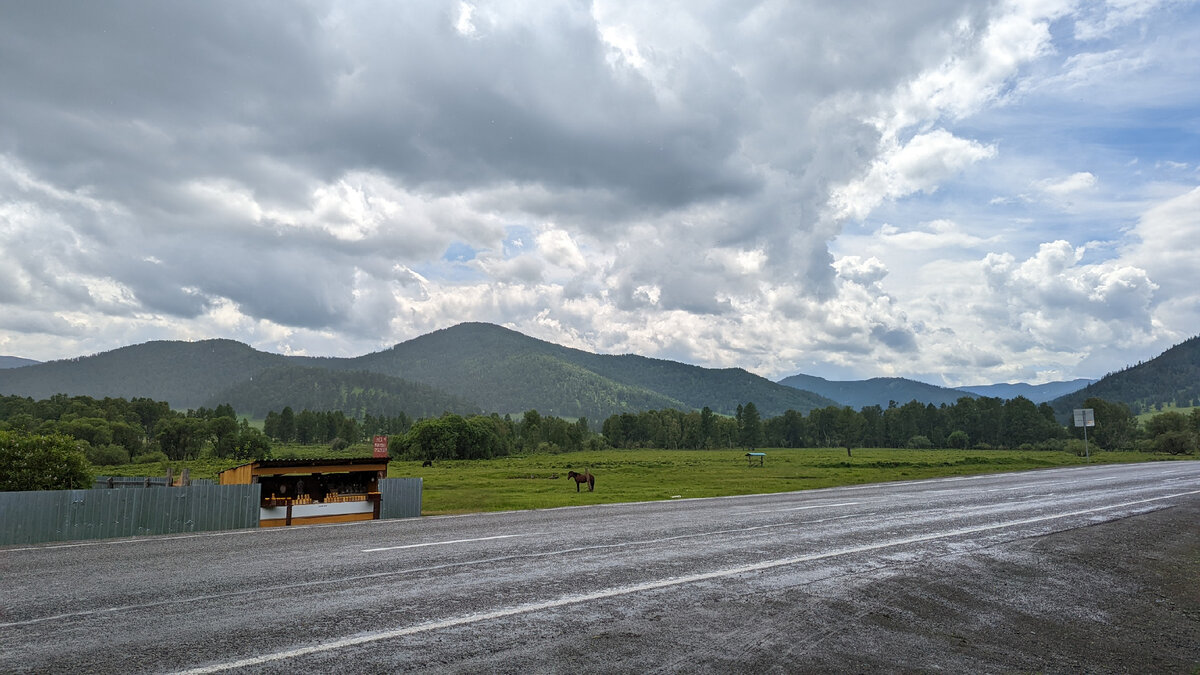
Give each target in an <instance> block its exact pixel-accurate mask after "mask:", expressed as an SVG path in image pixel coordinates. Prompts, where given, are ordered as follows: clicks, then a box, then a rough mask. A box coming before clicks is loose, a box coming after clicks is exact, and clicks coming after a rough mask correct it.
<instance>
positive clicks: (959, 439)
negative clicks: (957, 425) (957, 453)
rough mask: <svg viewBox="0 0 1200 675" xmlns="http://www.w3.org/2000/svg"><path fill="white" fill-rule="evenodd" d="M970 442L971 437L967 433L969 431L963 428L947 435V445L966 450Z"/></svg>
mask: <svg viewBox="0 0 1200 675" xmlns="http://www.w3.org/2000/svg"><path fill="white" fill-rule="evenodd" d="M970 444H971V437H970V436H968V435H967V432H965V431H962V430H958V431H953V432H951V433H950V435H949V436H947V437H946V445H947V446H949V447H951V448H955V449H957V450H966V449H967V446H968V445H970Z"/></svg>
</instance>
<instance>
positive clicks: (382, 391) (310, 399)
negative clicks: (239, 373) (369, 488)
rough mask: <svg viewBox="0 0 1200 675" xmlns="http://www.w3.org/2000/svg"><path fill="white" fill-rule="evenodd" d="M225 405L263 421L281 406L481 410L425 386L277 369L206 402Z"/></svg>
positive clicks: (356, 413) (357, 374)
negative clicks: (268, 414)
mask: <svg viewBox="0 0 1200 675" xmlns="http://www.w3.org/2000/svg"><path fill="white" fill-rule="evenodd" d="M222 403H228V404H230V405H232V406H233V408H234V409H235V410H237V411H238V412H239V413H241V414H243V415H250V416H251V417H257V418H263V417H266V416H267V413H269V412H271V411H272V410H275V411H280V410H283V409H284V408H286V407H291V408H293V409H295V410H312V411H314V412H321V411H335V410H340V411H342V412H344V413H346V415H348V416H350V417H353V418H356V419H363V418H365V417H366V416H367V415H371V416H373V417H395V416H397V415H399V414H401V413H404V414H406V415H408V416H409V417H414V418H416V417H435V416H437V415H441V414H442V413H444V412H453V413H458V414H460V415H469V414H475V413H479V412H482V411H481V410H480V408H479V406H478V405H477V404H475V403H473V402H471V401H468V400H466V399H463V398H460V397H458V396H452V395H450V394H447V393H446V392H444V391H442V390H440V389H436V388H434V387H430V386H428V385H425V384H419V383H416V382H409V381H407V380H402V379H400V378H398V377H391V376H390V375H381V374H379V373H368V372H364V371H342V370H329V369H327V368H313V367H302V366H277V367H274V368H269V369H267V370H264V371H262V372H260V373H258V374H257V375H254V376H253V377H251V378H250V379H248V380H245V381H243V382H240V383H238V384H236V385H234V386H233V387H230V388H229V389H225V390H223V391H221V392H220V393H218V394H215V395H213V397H212V398H210V399H209V401H208V403H207V404H206V405H207V406H208V407H216V406H218V405H220V404H222Z"/></svg>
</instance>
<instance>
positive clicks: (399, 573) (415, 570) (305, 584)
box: [0, 513, 874, 628]
mask: <svg viewBox="0 0 1200 675" xmlns="http://www.w3.org/2000/svg"><path fill="white" fill-rule="evenodd" d="M872 515H874V514H872V513H863V514H856V515H849V516H834V517H832V518H821V519H818V520H804V521H789V522H786V523H771V524H769V525H757V526H753V527H739V528H735V529H730V530H710V531H707V532H697V533H695V534H678V535H674V536H670V537H660V538H658V539H640V540H636V541H625V542H620V543H616V544H593V545H591V546H576V547H574V548H564V549H556V550H553V551H541V552H538V553H515V554H512V555H504V556H496V557H494V558H476V559H474V560H464V561H461V562H453V563H445V564H441V565H426V566H424V567H411V568H408V569H402V570H392V571H388V572H376V573H373V574H359V575H354V576H348V577H337V578H325V579H319V580H317V581H301V582H297V583H294V584H280V585H277V586H261V587H256V588H252V589H248V590H242V591H229V592H227V593H216V594H213V595H199V596H192V597H188V598H178V597H174V598H171V599H169V600H158V601H155V602H147V603H142V604H138V605H121V606H118V607H103V608H100V609H86V610H81V611H77V612H64V613H62V614H55V615H52V616H39V617H36V618H33V619H26V620H24V621H12V622H9V623H0V628H10V627H12V626H28V625H32V624H36V623H44V622H46V621H61V620H63V619H73V618H79V617H85V616H98V615H101V614H115V613H117V612H128V611H134V610H141V609H149V608H151V607H162V606H165V605H177V604H180V603H187V604H192V603H198V602H211V601H214V600H222V599H225V598H233V597H240V596H246V595H254V594H256V593H273V592H276V591H284V590H290V589H299V588H312V587H315V586H329V585H332V584H339V583H342V584H344V583H351V582H361V581H371V580H374V579H383V578H387V577H404V576H407V575H411V574H419V573H422V572H437V571H442V570H449V569H454V568H458V567H467V566H470V565H490V564H495V563H500V562H508V561H512V560H527V559H531V558H549V557H553V556H559V555H569V554H571V553H586V552H588V551H597V550H601V549H612V548H629V547H632V546H646V545H648V544H663V543H666V542H668V541H680V540H683V539H700V538H704V537H712V536H715V535H723V534H744V533H746V532H753V531H755V530H767V529H775V528H780V527H790V526H794V525H817V524H820V523H826V522H829V521H833V520H844V519H846V518H855V517H857V518H868V517H870V516H872Z"/></svg>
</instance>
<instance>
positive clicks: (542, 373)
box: [352, 323, 833, 420]
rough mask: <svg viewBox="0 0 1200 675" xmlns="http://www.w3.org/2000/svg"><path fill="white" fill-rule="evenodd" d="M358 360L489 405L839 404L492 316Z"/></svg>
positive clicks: (566, 413) (558, 411)
mask: <svg viewBox="0 0 1200 675" xmlns="http://www.w3.org/2000/svg"><path fill="white" fill-rule="evenodd" d="M352 363H353V367H355V368H362V369H365V370H370V371H372V372H380V373H386V374H389V375H394V376H397V377H403V378H405V379H408V380H412V381H415V382H424V383H427V384H436V386H438V387H439V388H442V389H444V390H446V391H447V392H450V393H452V394H456V395H459V396H463V397H468V396H469V397H471V398H472V400H475V401H477V402H478V403H479V404H480V405H481V406H483V408H484V409H485V410H493V411H496V412H500V413H507V412H513V413H516V412H523V411H524V410H528V409H530V408H532V409H536V410H537V411H538V412H542V413H545V414H552V415H560V416H563V417H577V416H583V417H588V418H589V419H593V420H598V419H604V418H607V417H608V416H609V415H612V414H615V413H621V412H632V411H637V410H647V409H653V408H681V409H685V410H686V409H699V408H703V407H705V406H708V407H709V408H712V410H713V411H714V412H718V413H722V414H728V415H731V414H733V413H734V412H735V411H736V409H737V406H738V404H739V403H745V402H747V401H753V402H754V404H755V406H756V407H757V408H758V410H759V411H760V413H761V414H763V415H767V416H770V415H779V414H782V413H783V412H784V411H786V410H789V409H792V410H799V411H802V412H808V411H809V410H812V409H813V408H818V407H823V406H826V405H831V404H832V403H833V402H832V401H829V400H828V399H824V398H822V397H820V396H816V395H815V394H812V393H810V392H804V391H799V390H796V389H792V388H790V387H784V386H782V385H779V384H776V383H774V382H771V381H770V380H767V379H766V378H763V377H759V376H757V375H753V374H751V373H748V372H746V371H744V370H741V369H733V368H730V369H719V370H718V369H710V368H701V367H699V366H691V365H687V364H683V363H677V362H675V361H666V360H662V359H651V358H646V357H643V356H634V355H621V356H606V355H600V354H592V353H589V352H585V351H581V350H578V349H571V348H569V347H563V346H561V345H556V344H553V343H550V342H545V341H543V340H537V339H535V338H531V337H528V336H526V335H522V334H521V333H518V332H516V331H512V330H509V329H507V328H502V327H500V326H495V325H491V324H480V323H465V324H460V325H457V326H454V327H451V328H446V329H443V330H439V331H435V332H433V333H430V334H428V335H423V336H421V337H418V338H414V339H412V340H409V341H408V342H403V343H401V344H398V345H396V346H395V347H393V348H392V349H389V350H386V351H383V352H377V353H374V354H368V355H366V356H362V357H359V358H357V359H353V360H352Z"/></svg>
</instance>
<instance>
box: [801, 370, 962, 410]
mask: <svg viewBox="0 0 1200 675" xmlns="http://www.w3.org/2000/svg"><path fill="white" fill-rule="evenodd" d="M779 383H780V384H783V385H787V386H789V387H795V388H797V389H806V390H808V391H811V392H814V393H817V394H820V395H821V396H825V397H828V398H831V399H833V400H834V401H837V402H838V404H839V405H847V406H850V407H851V408H854V409H855V410H861V409H862V408H864V407H866V406H869V405H877V406H879V407H881V408H887V407H888V404H889V403H890V402H891V401H895V402H896V403H898V404H901V405H903V404H905V403H908V402H909V401H920V402H921V403H932V404H934V405H941V404H943V403H945V404H947V405H950V404H953V403H955V402H956V401H958V399H960V398H962V397H964V396H967V397H973V396H975V394H972V393H969V392H966V391H962V390H959V389H947V388H946V387H938V386H935V385H932V384H925V383H924V382H918V381H916V380H908V379H905V378H902V377H874V378H871V379H869V380H849V381H836V380H826V379H825V378H823V377H816V376H814V375H804V374H799V375H792V376H791V377H785V378H784V379H782V380H780V381H779Z"/></svg>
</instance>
